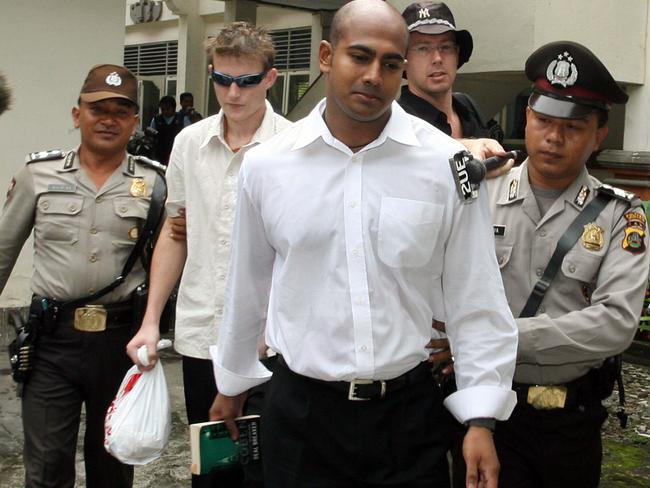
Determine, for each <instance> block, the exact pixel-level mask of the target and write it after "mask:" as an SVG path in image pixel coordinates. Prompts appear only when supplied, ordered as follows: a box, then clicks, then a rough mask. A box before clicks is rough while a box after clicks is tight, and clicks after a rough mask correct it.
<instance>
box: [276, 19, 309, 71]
mask: <svg viewBox="0 0 650 488" xmlns="http://www.w3.org/2000/svg"><path fill="white" fill-rule="evenodd" d="M270 34H271V37H272V38H273V42H274V43H275V49H276V51H277V53H276V56H275V67H276V68H277V69H278V70H296V69H309V58H310V53H311V27H300V28H297V29H285V30H276V31H271V32H270Z"/></svg>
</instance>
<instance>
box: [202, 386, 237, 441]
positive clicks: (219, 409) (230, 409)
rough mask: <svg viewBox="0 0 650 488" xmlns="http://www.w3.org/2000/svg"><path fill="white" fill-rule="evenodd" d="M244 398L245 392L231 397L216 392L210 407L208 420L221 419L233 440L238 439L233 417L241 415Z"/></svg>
mask: <svg viewBox="0 0 650 488" xmlns="http://www.w3.org/2000/svg"><path fill="white" fill-rule="evenodd" d="M245 400H246V393H241V394H239V395H236V396H232V397H229V396H226V395H223V394H221V393H217V396H216V397H215V399H214V402H212V406H211V407H210V412H209V418H210V420H223V421H224V422H225V423H226V428H227V429H228V433H229V434H230V438H231V439H232V440H233V441H235V440H237V439H239V429H237V424H236V423H235V419H236V418H237V417H240V416H241V415H242V412H243V409H244V401H245Z"/></svg>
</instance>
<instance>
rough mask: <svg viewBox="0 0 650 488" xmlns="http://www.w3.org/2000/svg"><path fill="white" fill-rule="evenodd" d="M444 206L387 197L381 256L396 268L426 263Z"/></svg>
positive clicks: (381, 227)
mask: <svg viewBox="0 0 650 488" xmlns="http://www.w3.org/2000/svg"><path fill="white" fill-rule="evenodd" d="M443 210H444V207H443V206H442V205H438V204H434V203H429V202H422V201H418V200H407V199H403V198H392V197H383V198H382V199H381V209H380V212H379V230H378V235H377V250H378V254H379V259H381V260H382V262H384V263H385V264H386V265H388V266H390V267H392V268H415V267H421V266H424V265H425V264H427V263H428V262H429V260H430V259H431V255H432V253H433V249H434V248H435V245H436V240H437V235H438V232H439V231H440V226H441V224H442V215H443Z"/></svg>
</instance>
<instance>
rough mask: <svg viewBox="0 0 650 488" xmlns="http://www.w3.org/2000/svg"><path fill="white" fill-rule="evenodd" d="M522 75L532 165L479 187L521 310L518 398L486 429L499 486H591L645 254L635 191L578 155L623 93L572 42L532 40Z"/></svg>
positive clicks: (509, 288) (603, 128)
mask: <svg viewBox="0 0 650 488" xmlns="http://www.w3.org/2000/svg"><path fill="white" fill-rule="evenodd" d="M526 75H527V76H528V78H529V79H530V80H531V81H532V82H533V83H534V86H533V91H532V94H531V96H530V98H529V101H528V107H527V109H526V118H527V125H526V148H527V151H528V159H527V160H526V161H525V162H524V163H523V164H522V165H521V166H520V167H517V168H515V169H513V170H511V171H510V172H509V173H508V174H506V175H505V176H502V177H500V178H497V179H494V180H490V181H489V182H488V186H489V194H490V203H491V210H492V214H493V223H494V235H495V244H496V252H497V259H498V262H499V265H500V267H501V273H502V277H503V282H504V285H505V290H506V296H507V297H508V302H509V305H510V307H511V310H512V312H513V315H514V316H515V317H519V318H517V325H518V329H519V347H518V352H517V368H516V372H515V377H514V385H513V389H514V390H516V392H517V396H518V403H517V407H516V408H515V410H514V412H513V414H512V416H511V417H510V419H509V420H508V421H506V422H500V423H498V424H497V427H496V432H495V443H496V447H497V452H498V456H499V460H500V463H501V474H500V483H499V486H500V487H504V488H510V487H547V488H563V487H578V486H579V487H585V488H587V487H596V486H598V482H599V477H600V465H601V458H602V449H601V438H600V428H601V425H602V423H603V421H604V420H605V417H606V416H607V412H606V410H605V408H604V407H603V406H602V404H601V400H602V399H603V398H604V397H606V396H607V395H608V394H609V393H610V392H611V387H612V381H613V380H612V378H611V371H610V370H609V369H608V368H607V367H606V366H605V367H604V366H603V364H604V362H605V360H606V358H609V357H611V356H615V355H617V354H620V353H621V352H622V351H624V350H625V349H626V348H627V347H628V346H629V344H630V342H631V341H632V338H633V336H634V333H635V330H636V328H637V325H638V320H639V314H640V310H641V306H642V299H643V294H644V290H645V287H646V284H647V276H648V266H649V261H650V255H649V253H648V252H647V250H646V247H647V244H648V238H647V229H646V218H645V214H644V212H643V209H642V207H641V205H640V201H639V199H638V198H636V197H635V196H634V195H632V194H630V193H627V192H623V191H621V190H618V189H615V188H611V187H604V186H603V185H602V184H601V183H600V182H599V181H598V180H597V179H596V178H594V177H592V176H590V175H589V173H588V172H587V170H586V168H585V163H586V161H587V160H588V158H589V157H590V155H591V154H592V153H593V151H595V150H597V149H598V147H599V145H600V144H601V143H602V141H603V140H604V139H605V137H606V135H607V130H608V128H607V117H608V116H607V114H608V110H609V108H610V106H611V104H612V103H625V102H626V101H627V98H628V97H627V95H626V94H625V92H623V90H622V89H621V88H620V87H619V85H618V84H617V83H616V82H615V81H614V79H613V78H612V76H611V74H610V73H609V72H608V70H607V69H606V68H605V66H604V65H603V64H602V63H601V62H600V61H599V60H598V58H597V57H596V56H595V55H594V54H593V53H592V52H591V51H589V50H588V49H587V48H585V47H584V46H582V45H580V44H577V43H574V42H568V41H563V42H553V43H550V44H547V45H545V46H543V47H541V48H539V49H538V50H537V51H535V52H534V53H533V54H532V55H531V56H530V57H529V59H528V60H527V62H526ZM594 200H599V201H600V203H593V204H592V202H594ZM594 207H596V208H594ZM579 215H587V217H584V218H583V221H582V222H579V223H577V224H572V222H573V221H574V219H576V217H577V216H579ZM563 236H564V237H563ZM567 236H569V237H571V236H572V239H571V238H568V237H567ZM561 239H563V244H561V245H560V247H561V248H564V249H563V250H561V252H559V254H558V253H557V252H556V251H555V250H556V246H558V242H559V241H560V240H561ZM554 252H555V253H556V254H555V256H554ZM553 256H554V257H553ZM549 263H551V264H550V265H549ZM547 266H549V268H547ZM553 271H554V272H555V273H553ZM549 283H550V284H549ZM534 289H535V290H536V293H533V290H534ZM531 294H532V295H533V296H532V298H529V297H530V296H531ZM540 299H541V303H540ZM529 300H530V301H529Z"/></svg>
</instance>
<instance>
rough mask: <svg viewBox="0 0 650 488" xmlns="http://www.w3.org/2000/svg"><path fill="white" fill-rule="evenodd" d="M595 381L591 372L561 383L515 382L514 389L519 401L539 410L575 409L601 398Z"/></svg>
mask: <svg viewBox="0 0 650 488" xmlns="http://www.w3.org/2000/svg"><path fill="white" fill-rule="evenodd" d="M594 381H595V377H594V375H593V374H591V373H589V374H586V375H584V376H581V377H580V378H577V379H575V380H572V381H570V382H568V383H563V384H560V385H529V384H525V383H513V384H512V389H513V390H514V391H515V393H516V394H517V403H519V404H523V405H530V406H532V407H533V408H535V409H537V410H554V409H560V408H564V409H573V408H576V407H577V406H578V405H580V404H582V403H585V402H589V401H594V400H600V398H599V397H598V393H597V391H596V385H594Z"/></svg>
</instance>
